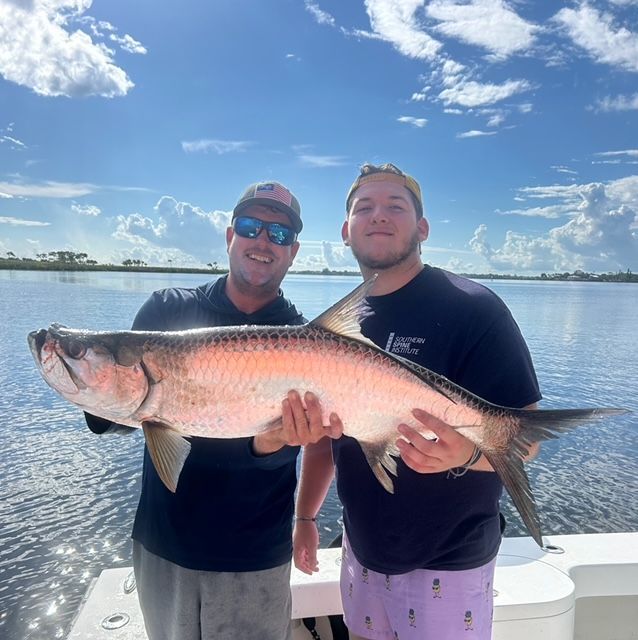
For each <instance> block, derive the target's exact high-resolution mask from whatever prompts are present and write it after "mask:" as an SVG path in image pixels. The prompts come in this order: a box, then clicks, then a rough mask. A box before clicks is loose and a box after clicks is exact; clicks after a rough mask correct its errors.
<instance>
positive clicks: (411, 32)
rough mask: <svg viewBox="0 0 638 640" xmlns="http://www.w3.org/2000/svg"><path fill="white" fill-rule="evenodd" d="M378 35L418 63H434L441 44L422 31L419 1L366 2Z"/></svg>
mask: <svg viewBox="0 0 638 640" xmlns="http://www.w3.org/2000/svg"><path fill="white" fill-rule="evenodd" d="M365 5H366V9H367V11H368V15H369V17H370V24H371V25H372V29H373V31H374V32H375V33H377V34H378V35H379V36H381V37H382V38H383V39H384V40H386V41H387V42H390V43H391V44H392V45H393V46H394V47H395V48H396V49H397V50H398V51H399V52H400V53H402V54H403V55H406V56H408V57H410V58H416V59H419V60H434V59H435V58H436V55H437V53H438V52H439V50H440V49H441V47H442V44H441V43H440V42H438V41H437V40H435V39H434V38H432V37H431V36H429V35H428V34H427V33H425V32H424V31H422V30H421V27H420V25H419V23H418V21H417V19H416V17H415V13H416V11H417V9H419V8H420V7H421V5H422V2H420V1H418V0H365Z"/></svg>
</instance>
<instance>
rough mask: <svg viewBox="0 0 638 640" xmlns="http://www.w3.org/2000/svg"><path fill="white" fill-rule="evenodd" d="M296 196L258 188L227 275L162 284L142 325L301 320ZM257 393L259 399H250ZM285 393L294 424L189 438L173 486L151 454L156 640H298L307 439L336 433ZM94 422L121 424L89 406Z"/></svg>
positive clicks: (229, 239) (140, 526)
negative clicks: (291, 275) (294, 637)
mask: <svg viewBox="0 0 638 640" xmlns="http://www.w3.org/2000/svg"><path fill="white" fill-rule="evenodd" d="M302 226H303V225H302V222H301V208H300V206H299V201H298V200H297V198H296V197H295V196H294V195H293V194H292V193H291V192H290V191H289V190H288V189H287V188H286V187H285V186H283V185H282V184H280V183H278V182H260V183H256V184H252V185H250V186H249V187H248V188H247V189H246V191H245V192H244V194H243V195H242V196H241V198H240V199H239V202H238V203H237V206H236V207H235V208H234V210H233V216H232V223H231V226H230V227H228V229H227V230H226V243H227V250H228V258H229V272H228V275H227V276H223V277H221V278H218V279H217V280H215V281H212V282H209V283H207V284H204V285H202V286H199V287H196V288H192V289H191V288H170V289H163V290H161V291H156V292H154V293H153V294H152V295H151V296H150V298H149V299H148V300H147V301H146V302H145V303H144V304H143V305H142V307H141V309H140V310H139V311H138V313H137V315H136V317H135V320H134V322H133V329H135V330H147V331H175V330H185V329H193V328H198V327H212V326H232V325H284V324H293V325H294V324H302V323H303V322H304V318H303V317H302V315H301V313H299V312H298V311H297V310H296V309H295V307H294V305H292V304H291V303H290V302H289V301H288V300H287V299H286V298H284V297H283V294H282V292H281V291H280V289H279V287H280V285H281V282H282V280H283V278H284V276H285V275H286V273H287V271H288V269H289V268H290V266H291V265H292V262H293V260H294V258H295V256H296V254H297V251H298V249H299V243H298V242H297V234H298V233H299V232H300V231H301V229H302ZM246 402H247V403H248V402H251V398H246ZM304 404H305V409H306V411H304V405H303V404H302V402H301V398H300V397H299V395H298V394H297V393H296V392H291V393H289V394H288V398H286V399H283V403H282V416H283V426H282V427H281V428H280V429H279V430H276V431H272V432H269V433H267V434H260V435H258V436H255V437H250V438H236V439H213V438H196V437H193V438H190V442H191V452H190V455H189V457H188V459H187V460H186V463H185V464H184V468H183V470H182V473H181V475H180V481H179V485H178V487H177V491H176V492H175V493H174V494H173V493H171V492H170V491H168V489H166V487H165V486H164V484H163V483H162V481H161V480H160V479H159V477H158V475H157V473H156V471H155V467H154V466H153V464H152V463H151V462H150V458H149V454H148V451H147V450H145V453H144V468H143V473H142V491H141V496H140V502H139V506H138V509H137V513H136V516H135V523H134V526H133V561H134V568H135V577H136V580H137V586H138V593H139V600H140V605H141V609H142V612H143V614H144V623H145V626H146V631H147V635H148V638H149V640H200V639H206V640H212V639H214V640H236V639H237V638H242V639H245V640H251V639H254V640H258V639H259V640H286V639H289V638H290V633H291V631H290V617H291V598H290V567H291V557H292V520H293V495H294V491H295V486H296V460H297V455H298V453H299V446H300V445H306V444H308V443H312V442H316V441H318V440H319V439H320V438H322V437H323V436H324V435H327V434H328V435H340V433H337V432H336V429H335V434H330V433H329V432H330V429H325V428H324V427H323V426H322V424H321V411H320V408H319V405H318V402H317V400H316V398H315V397H314V396H313V395H312V394H305V396H304ZM87 423H88V425H89V427H90V428H91V430H92V431H95V432H96V433H103V432H105V431H107V430H109V429H112V428H113V425H111V423H109V422H107V421H105V420H102V419H101V418H96V417H95V416H90V415H88V414H87Z"/></svg>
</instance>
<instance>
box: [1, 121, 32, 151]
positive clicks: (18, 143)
mask: <svg viewBox="0 0 638 640" xmlns="http://www.w3.org/2000/svg"><path fill="white" fill-rule="evenodd" d="M7 133H11V128H10V127H8V128H7ZM0 144H6V145H8V147H9V148H10V149H13V150H16V149H17V150H20V151H22V150H23V149H27V145H26V144H24V142H22V140H18V139H17V138H15V137H13V136H8V135H5V134H4V133H3V132H2V130H1V129H0Z"/></svg>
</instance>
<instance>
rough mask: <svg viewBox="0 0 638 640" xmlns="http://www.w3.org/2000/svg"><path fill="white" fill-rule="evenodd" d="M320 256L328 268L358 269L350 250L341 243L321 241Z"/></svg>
mask: <svg viewBox="0 0 638 640" xmlns="http://www.w3.org/2000/svg"><path fill="white" fill-rule="evenodd" d="M321 256H322V258H323V261H324V262H325V264H326V265H327V266H328V267H329V268H330V269H358V268H359V267H358V265H357V262H356V260H355V259H354V256H353V255H352V251H350V249H349V248H348V247H345V246H344V245H343V244H336V243H334V242H322V243H321Z"/></svg>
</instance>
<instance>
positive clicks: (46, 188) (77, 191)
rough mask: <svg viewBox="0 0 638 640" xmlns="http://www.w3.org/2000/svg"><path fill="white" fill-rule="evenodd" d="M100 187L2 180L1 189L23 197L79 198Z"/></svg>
mask: <svg viewBox="0 0 638 640" xmlns="http://www.w3.org/2000/svg"><path fill="white" fill-rule="evenodd" d="M97 189H98V187H96V186H95V185H93V184H87V183H71V182H54V181H51V180H49V181H46V182H42V183H40V184H25V183H12V182H0V191H3V192H4V193H5V194H8V195H9V196H15V197H22V198H78V197H80V196H85V195H87V194H89V193H93V192H94V191H96V190H97Z"/></svg>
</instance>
